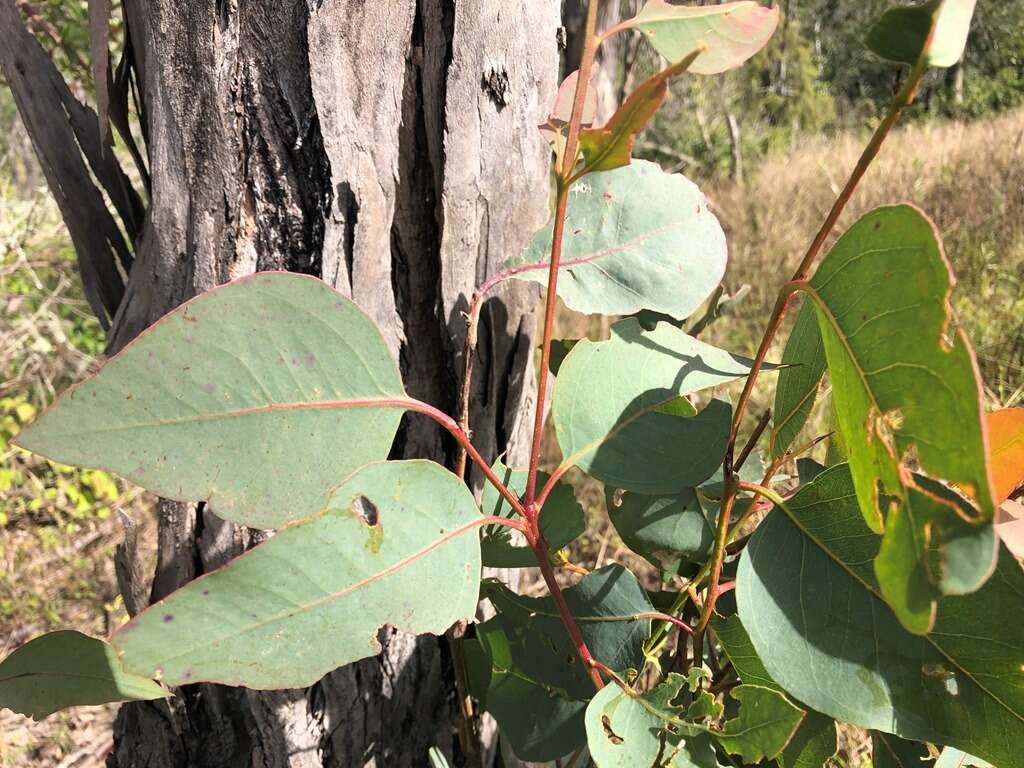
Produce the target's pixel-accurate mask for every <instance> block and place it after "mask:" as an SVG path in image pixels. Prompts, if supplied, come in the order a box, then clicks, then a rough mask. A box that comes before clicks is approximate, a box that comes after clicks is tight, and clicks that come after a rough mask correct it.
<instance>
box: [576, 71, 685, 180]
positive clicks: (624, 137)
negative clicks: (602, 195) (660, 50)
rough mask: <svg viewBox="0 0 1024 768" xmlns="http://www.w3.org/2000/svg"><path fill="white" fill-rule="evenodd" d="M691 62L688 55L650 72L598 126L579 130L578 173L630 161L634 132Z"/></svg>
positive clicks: (640, 129)
mask: <svg viewBox="0 0 1024 768" xmlns="http://www.w3.org/2000/svg"><path fill="white" fill-rule="evenodd" d="M692 63H693V57H692V56H687V57H686V58H684V59H682V60H681V61H679V62H678V63H676V64H673V65H672V66H671V67H668V68H667V69H664V70H662V71H661V72H658V73H657V74H654V75H652V76H651V77H649V78H647V79H646V80H644V81H643V82H642V83H640V85H638V86H637V88H636V90H634V91H633V92H632V93H631V94H630V95H629V97H628V98H627V99H626V100H625V101H624V102H623V103H622V106H620V107H619V108H618V109H617V110H616V111H615V114H614V115H612V117H611V119H610V120H609V121H608V123H607V124H606V125H604V126H603V127H601V128H584V129H583V130H581V131H580V139H579V141H580V153H581V154H582V156H583V168H582V170H581V171H579V173H580V174H584V173H591V172H593V171H611V170H614V169H616V168H621V167H622V166H624V165H629V163H630V161H631V160H632V157H633V142H634V140H635V139H636V135H637V134H638V133H639V132H640V131H642V130H643V129H644V127H645V126H646V125H647V123H649V122H650V120H651V118H652V117H654V114H655V113H656V112H657V111H658V108H659V107H661V104H662V102H663V101H665V95H666V94H667V93H668V81H669V80H671V79H672V78H673V77H675V76H677V75H680V74H682V73H683V72H685V71H686V70H687V69H688V68H689V67H690V65H691V64H692Z"/></svg>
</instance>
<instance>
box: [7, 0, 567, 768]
mask: <svg viewBox="0 0 1024 768" xmlns="http://www.w3.org/2000/svg"><path fill="white" fill-rule="evenodd" d="M11 3H13V0H0V6H2V5H3V4H11ZM558 6H559V3H558V0H526V1H525V2H518V3H507V2H505V1H504V0H458V1H456V0H383V1H381V0H371V1H370V2H367V1H366V0H247V1H246V2H242V1H241V0H216V1H215V2H211V1H209V0H203V1H201V0H124V3H123V10H124V17H125V20H126V25H127V30H128V35H129V37H130V41H131V49H130V57H129V58H128V62H129V63H130V64H132V65H133V66H132V72H133V73H134V77H135V80H136V83H137V85H138V90H139V94H138V95H139V104H140V106H141V109H142V112H143V115H144V120H143V125H142V133H143V135H144V136H145V139H146V155H147V158H148V166H149V167H148V176H149V179H150V185H151V186H150V195H151V200H150V205H149V208H148V210H146V212H145V219H144V222H143V223H142V224H141V226H140V227H139V228H138V231H137V232H135V233H133V235H132V240H133V245H134V262H133V263H132V264H131V268H130V272H129V273H128V276H127V283H126V285H125V286H124V289H123V290H124V296H123V298H121V299H120V300H119V302H117V303H116V315H115V317H114V323H113V328H112V330H111V333H110V336H109V338H110V346H111V350H116V349H118V348H120V347H121V346H123V345H124V343H126V342H127V341H128V340H130V339H131V338H133V337H134V336H135V335H136V334H138V333H139V332H140V331H141V330H142V329H144V328H145V327H146V326H147V325H149V324H150V323H151V322H153V321H154V320H155V319H156V318H158V317H159V316H161V315H162V314H164V313H165V312H167V311H168V310H169V309H171V308H173V307H174V306H176V305H177V304H179V303H181V302H182V301H184V300H186V299H188V298H190V297H191V296H193V295H195V294H196V293H199V292H201V291H204V290H207V289H209V288H211V287H213V286H215V285H217V284H219V283H222V282H224V281H227V280H230V279H232V278H235V277H238V276H241V275H243V274H247V273H250V272H252V271H255V270H262V269H287V270H293V271H301V272H306V273H310V274H315V275H319V276H320V277H322V278H323V279H324V280H325V281H327V282H328V283H329V284H331V285H333V286H334V287H335V288H337V289H338V290H340V291H342V292H343V293H345V294H347V295H349V296H351V297H352V298H353V300H354V301H356V302H357V303H358V304H359V305H360V306H361V307H362V308H363V309H364V310H365V311H366V312H367V313H368V314H369V315H370V316H371V317H373V318H374V320H375V321H376V322H377V323H378V325H379V326H380V328H381V330H382V332H383V333H384V336H385V339H386V340H387V342H388V344H389V346H390V347H391V349H392V351H393V352H394V353H395V355H396V357H397V358H398V359H399V361H400V364H401V368H402V373H403V378H404V380H405V382H406V386H407V389H408V390H409V391H410V393H412V394H413V395H415V396H417V397H419V398H421V399H424V400H426V401H428V402H431V403H433V404H435V405H438V406H439V407H442V408H444V409H446V410H449V411H451V410H452V409H453V405H454V402H453V401H454V393H455V392H457V384H458V378H459V370H460V368H461V360H460V355H461V348H462V341H463V338H464V334H465V321H464V318H463V316H462V312H463V311H465V309H466V308H467V305H468V297H469V295H470V293H471V291H472V289H473V288H474V286H475V285H476V284H477V283H478V282H479V281H480V280H482V279H483V278H484V277H485V276H486V275H488V274H490V273H492V272H493V271H495V269H496V268H497V265H498V264H499V263H500V262H501V261H502V260H503V259H504V258H505V257H507V256H508V255H510V254H512V253H514V252H516V251H517V250H519V249H520V248H521V247H522V246H523V244H524V243H525V241H526V239H527V238H528V237H529V236H530V235H531V234H532V232H533V231H535V230H536V229H538V228H539V227H540V226H541V225H542V224H543V223H544V221H545V219H546V218H547V215H548V210H547V200H548V171H547V156H546V149H545V148H544V146H543V145H542V143H541V142H540V140H539V138H538V136H537V135H536V132H535V126H536V125H537V124H538V123H539V122H540V121H541V119H542V117H543V115H544V114H545V113H546V110H547V106H548V104H549V103H550V101H551V99H552V97H553V94H554V89H555V85H556V72H557V66H558V54H557V48H556V40H557V28H558V23H559V7H558ZM11 9H12V10H13V5H11ZM4 10H6V7H4ZM8 21H10V19H8ZM0 31H3V29H2V27H0ZM5 39H6V38H5ZM4 65H5V68H6V66H7V61H6V60H4ZM51 107H52V104H51ZM25 112H26V110H25V109H24V108H23V113H25ZM50 117H53V115H52V114H51V115H50ZM93 120H95V118H93ZM27 121H28V120H27ZM30 129H32V126H31V124H30ZM36 130H41V129H36ZM40 154H41V156H42V155H43V154H44V153H43V152H42V151H40ZM50 181H51V186H57V185H59V184H60V183H61V179H59V178H53V179H51V180H50ZM87 191H88V190H87ZM87 191H86V192H87ZM86 192H83V193H82V194H83V195H85V194H86ZM70 224H71V221H70V219H69V226H70ZM76 245H77V241H76ZM83 254H85V256H87V255H88V252H86V251H85V250H84V249H83V248H79V256H80V258H85V256H83ZM535 300H536V291H535V289H531V288H528V287H522V286H511V287H508V288H504V289H502V290H500V291H498V292H497V293H496V296H495V298H494V299H492V300H491V301H489V302H488V304H487V305H486V307H485V311H484V313H483V327H482V329H481V333H480V337H481V350H480V358H479V359H480V361H481V364H479V365H478V366H477V370H476V374H475V376H474V387H473V394H474V401H473V427H474V429H473V432H474V438H475V439H476V443H477V445H478V447H480V449H481V451H482V452H483V454H484V456H485V457H487V458H493V457H494V456H495V455H496V454H497V453H498V452H501V451H508V454H509V458H508V460H509V461H510V462H512V463H521V462H523V461H524V460H525V449H526V448H527V442H528V440H527V439H526V438H527V434H526V433H527V430H528V426H529V423H530V419H529V406H530V405H531V404H532V403H533V402H534V381H533V361H532V351H533V330H534V325H535V319H534V315H533V305H534V303H535ZM225 321H226V322H229V321H230V319H229V318H226V319H225ZM453 453H454V446H452V445H451V444H450V442H449V440H448V439H447V438H446V437H444V436H443V435H442V434H441V433H440V432H439V430H438V429H437V428H436V427H435V426H434V425H433V424H432V423H430V422H428V421H425V420H422V419H416V418H407V419H406V420H405V421H404V422H403V426H402V429H401V430H400V433H399V439H398V441H397V442H396V445H395V447H394V455H396V456H413V455H415V456H427V457H431V458H435V459H437V460H440V461H442V462H444V461H447V460H449V459H450V458H451V456H452V454H453ZM159 510H160V521H159V523H160V524H159V537H160V541H159V559H158V563H157V568H156V572H155V574H154V575H153V579H152V587H151V589H150V591H149V595H148V597H149V599H150V600H153V599H159V598H160V597H161V596H163V595H165V594H166V593H168V592H169V591H172V590H173V589H175V588H177V587H178V586H180V585H181V584H183V583H185V582H186V581H188V580H189V579H191V578H194V577H195V576H196V575H199V574H201V573H203V572H206V571H209V570H211V569H213V568H216V567H218V566H219V565H222V564H223V563H224V562H226V561H227V560H228V559H230V558H231V557H233V556H235V555H237V554H238V553H240V552H241V551H243V550H244V549H245V548H246V547H248V546H250V545H251V544H252V543H253V541H254V540H256V539H259V538H261V537H263V536H265V535H267V534H265V533H262V532H254V531H247V530H244V529H241V528H239V527H237V526H234V525H231V524H229V523H225V522H223V521H220V520H218V519H217V518H215V517H213V516H211V515H210V514H209V513H207V512H206V511H205V510H204V509H203V508H202V505H190V504H180V503H176V502H168V501H162V502H161V503H160V505H159ZM132 549H133V547H132V546H131V542H130V541H128V542H126V545H125V546H124V547H122V548H121V551H120V552H119V556H118V574H119V576H120V580H121V582H122V589H123V590H124V591H125V593H126V594H127V595H129V596H130V597H131V600H130V601H129V602H127V603H126V604H128V605H134V606H136V607H138V604H139V603H140V602H143V601H144V595H145V592H144V591H142V589H141V588H140V584H139V583H138V580H139V578H140V576H139V573H138V568H137V567H134V564H133V562H132V557H133V552H132ZM320 640H321V639H318V638H311V641H320ZM328 641H329V639H328ZM381 644H382V646H383V651H382V653H381V654H380V655H379V656H378V657H375V658H372V659H367V660H364V661H362V662H359V663H356V664H353V665H350V666H349V667H345V668H343V669H340V670H337V671H336V672H333V673H331V674H330V675H328V676H327V677H326V678H324V679H323V680H322V681H320V682H319V683H317V684H316V685H314V686H312V687H311V688H309V689H307V690H304V691H277V692H254V691H246V690H242V689H231V688H225V687H222V686H212V685H195V686H186V687H184V688H182V689H179V690H178V691H177V692H176V693H177V694H178V695H177V697H176V698H174V699H172V700H170V701H169V702H159V703H138V704H131V705H127V706H125V707H123V708H122V710H121V713H120V715H119V717H118V721H117V724H116V732H115V746H114V751H113V753H112V754H111V755H110V757H109V760H108V765H109V766H111V768H127V767H128V766H150V767H151V768H170V767H171V766H173V767H174V768H179V767H182V768H183V767H184V766H190V767H191V766H200V767H203V768H207V767H208V768H227V767H228V766H232V767H234V766H266V767H268V768H270V767H272V768H278V767H285V766H287V767H288V768H306V767H307V766H308V767H310V768H312V767H313V766H317V767H320V766H345V767H346V768H348V766H359V765H374V766H388V767H389V768H390V766H406V765H424V764H426V759H427V758H426V751H427V749H428V747H430V746H438V747H440V748H441V749H442V751H443V752H445V753H446V754H447V755H449V756H454V761H453V765H458V764H459V758H458V755H456V754H455V753H456V752H457V746H456V737H455V733H456V730H455V727H454V722H453V718H454V717H455V712H456V710H455V707H454V704H455V696H454V691H453V683H452V670H451V660H450V654H449V651H448V648H447V645H446V643H445V641H444V640H443V639H437V638H433V637H422V638H414V637H411V636H409V635H405V634H402V633H397V632H394V631H392V630H390V629H385V630H384V631H382V633H381Z"/></svg>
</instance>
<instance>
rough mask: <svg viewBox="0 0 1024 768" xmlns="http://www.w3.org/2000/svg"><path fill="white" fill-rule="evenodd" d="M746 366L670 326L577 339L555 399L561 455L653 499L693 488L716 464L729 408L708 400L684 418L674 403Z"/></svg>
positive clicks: (615, 329) (618, 328) (633, 324)
mask: <svg viewBox="0 0 1024 768" xmlns="http://www.w3.org/2000/svg"><path fill="white" fill-rule="evenodd" d="M749 370H750V361H749V360H747V359H746V358H742V357H737V356H735V355H732V354H729V353H728V352H724V351H722V350H720V349H716V348H715V347H712V346H711V345H709V344H705V343H704V342H702V341H698V340H697V339H695V338H693V337H692V336H687V335H686V334H685V333H684V332H683V331H681V330H679V329H678V328H675V327H673V326H671V325H669V324H668V323H661V324H659V325H658V326H657V327H656V328H655V329H654V330H653V331H644V330H643V329H642V328H641V327H640V324H639V323H638V322H637V320H636V319H635V318H628V319H626V320H622V321H620V322H618V323H616V324H615V325H613V326H612V335H611V338H610V339H609V340H607V341H597V342H592V341H580V343H579V344H577V345H576V346H575V347H574V348H573V350H572V352H570V353H569V356H568V357H567V358H566V359H565V362H564V363H563V364H562V368H561V370H560V372H559V376H558V380H557V381H556V382H555V389H554V394H553V396H552V421H553V423H554V427H555V435H556V436H557V438H558V445H559V447H560V448H561V449H562V455H563V456H564V457H565V461H567V462H570V463H572V464H575V465H576V466H578V467H580V468H581V469H582V470H584V471H585V472H588V473H589V474H591V475H593V476H594V477H596V478H597V479H598V480H601V481H602V482H605V483H607V484H609V485H611V486H613V487H616V488H623V489H626V490H629V491H636V492H637V493H646V494H651V495H653V494H672V493H678V492H680V491H682V490H683V489H684V488H693V487H696V486H697V485H699V484H700V483H701V482H702V481H704V480H706V479H707V478H708V477H710V476H711V474H712V473H713V472H714V471H715V469H716V467H717V466H718V465H719V464H720V463H721V461H722V457H723V456H724V454H725V444H726V442H727V441H728V433H729V426H730V421H731V418H730V417H731V408H730V407H729V406H728V405H727V404H725V403H723V402H721V401H718V400H713V401H712V402H711V403H710V404H709V405H708V406H707V407H706V408H705V409H704V410H703V411H701V412H700V413H699V414H698V415H696V416H692V417H687V416H685V415H677V414H678V413H679V411H678V409H677V408H676V407H675V406H678V405H679V403H678V400H679V398H680V397H682V396H684V395H688V394H690V393H693V392H696V391H698V390H701V389H707V388H708V387H714V386H716V385H718V384H724V383H726V382H729V381H733V380H735V379H738V378H740V377H742V376H745V375H746V374H747V372H748V371H749ZM666 405H670V407H669V408H666V407H665V406H666ZM666 411H668V412H666Z"/></svg>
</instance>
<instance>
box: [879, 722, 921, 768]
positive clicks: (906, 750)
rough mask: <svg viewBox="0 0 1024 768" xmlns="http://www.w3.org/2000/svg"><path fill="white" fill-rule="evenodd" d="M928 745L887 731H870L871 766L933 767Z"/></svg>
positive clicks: (897, 767) (885, 767) (893, 767)
mask: <svg viewBox="0 0 1024 768" xmlns="http://www.w3.org/2000/svg"><path fill="white" fill-rule="evenodd" d="M934 766H935V759H934V758H933V757H932V756H931V755H930V754H929V753H928V747H927V745H925V744H921V743H920V742H917V741H906V740H905V739H901V738H899V737H897V736H892V735H890V734H888V733H879V732H878V731H872V732H871V768H933V767H934Z"/></svg>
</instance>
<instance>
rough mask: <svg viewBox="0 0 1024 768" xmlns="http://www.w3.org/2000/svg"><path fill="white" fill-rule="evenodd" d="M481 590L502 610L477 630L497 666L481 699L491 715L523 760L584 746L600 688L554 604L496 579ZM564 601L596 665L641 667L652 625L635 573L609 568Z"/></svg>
mask: <svg viewBox="0 0 1024 768" xmlns="http://www.w3.org/2000/svg"><path fill="white" fill-rule="evenodd" d="M482 591H483V595H484V596H485V597H487V598H488V599H489V600H490V601H491V603H492V604H493V606H494V608H495V610H496V611H497V615H496V617H495V618H494V619H491V620H490V621H488V622H486V623H485V624H483V625H480V626H479V627H478V628H477V631H478V637H479V638H480V643H481V649H482V650H483V651H484V653H485V655H486V656H487V658H488V659H489V661H490V663H491V665H492V669H491V674H490V678H489V683H488V686H487V688H486V693H485V695H484V696H483V701H484V704H485V707H486V709H487V711H489V712H490V713H491V714H492V715H494V717H495V719H496V720H497V721H498V725H499V726H500V727H501V731H502V734H503V735H504V736H505V737H506V738H508V739H509V741H510V742H511V744H512V748H513V751H514V752H515V753H516V755H517V756H518V757H520V758H521V759H523V760H531V761H535V762H541V761H544V760H554V759H556V758H559V757H562V756H564V755H566V754H568V753H569V752H571V751H572V750H573V749H576V748H577V747H578V746H580V745H582V744H583V742H584V738H585V737H584V730H583V711H584V709H585V708H586V704H587V701H589V700H590V698H591V697H592V696H593V695H594V683H593V681H592V680H591V678H590V675H589V673H588V671H587V670H586V669H585V668H584V667H583V664H582V662H581V661H580V660H579V657H578V656H577V654H576V649H575V646H574V645H573V643H572V641H571V639H570V638H569V635H568V633H567V632H566V630H565V627H564V625H563V624H562V621H561V618H560V617H559V615H558V611H557V609H556V607H555V605H554V601H553V600H552V599H551V598H550V597H542V598H531V597H524V596H522V595H517V594H516V593H514V592H512V591H511V590H509V589H508V588H507V587H505V586H504V585H503V584H501V583H500V582H497V581H494V580H485V581H484V582H483V587H482ZM563 594H564V595H565V599H566V602H567V603H568V604H569V608H570V609H571V610H572V613H573V615H574V616H575V617H576V620H577V622H578V623H579V627H580V632H581V633H582V634H583V639H584V640H585V641H586V643H587V646H588V647H589V648H590V651H591V653H593V655H594V657H595V658H596V659H599V660H600V661H601V662H602V663H604V664H607V665H608V666H609V667H611V668H612V669H616V670H622V671H625V670H626V669H630V668H638V667H640V666H641V665H642V664H643V661H644V655H643V643H644V641H645V640H646V639H647V637H648V635H649V634H650V626H651V621H650V619H649V618H646V617H637V616H636V614H643V613H646V612H648V611H651V610H652V607H651V604H650V601H649V600H648V599H647V595H646V593H645V592H644V590H643V589H642V588H641V587H640V584H639V583H638V582H637V580H636V577H635V576H633V574H632V573H630V572H629V571H627V570H626V569H625V568H623V567H622V566H620V565H609V566H606V567H604V568H601V569H599V570H597V571H594V572H592V573H590V574H588V575H587V576H585V577H584V578H583V579H581V580H580V582H579V583H578V584H576V585H575V586H573V587H570V588H569V589H566V590H565V591H564V593H563ZM480 677H481V676H480V674H479V673H478V674H477V678H478V679H479V678H480ZM478 687H479V683H478Z"/></svg>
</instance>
